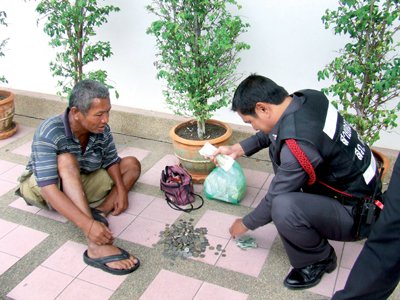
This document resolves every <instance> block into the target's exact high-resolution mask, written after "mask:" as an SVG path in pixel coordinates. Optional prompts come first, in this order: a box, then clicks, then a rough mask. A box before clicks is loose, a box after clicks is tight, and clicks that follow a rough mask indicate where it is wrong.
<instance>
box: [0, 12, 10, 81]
mask: <svg viewBox="0 0 400 300" xmlns="http://www.w3.org/2000/svg"><path fill="white" fill-rule="evenodd" d="M6 18H7V14H6V12H5V11H0V25H4V26H7V23H6ZM7 41H8V39H5V40H2V41H0V57H3V56H4V52H3V49H4V47H5V46H6V45H7ZM0 82H3V83H7V82H8V81H7V79H6V78H5V77H4V76H3V75H0Z"/></svg>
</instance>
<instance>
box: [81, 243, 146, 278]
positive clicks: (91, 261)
mask: <svg viewBox="0 0 400 300" xmlns="http://www.w3.org/2000/svg"><path fill="white" fill-rule="evenodd" d="M118 249H119V250H120V251H121V253H120V254H116V255H110V256H105V257H100V258H90V257H89V256H88V253H87V250H86V251H85V252H84V253H83V261H84V262H85V263H86V264H88V265H89V266H92V267H95V268H99V269H102V270H103V271H105V272H108V273H111V274H114V275H126V274H129V273H132V272H133V271H135V270H136V269H137V268H139V266H140V261H139V259H138V258H136V259H137V261H138V262H137V263H136V264H135V265H134V266H133V267H132V268H130V269H113V268H110V267H109V266H107V265H106V264H107V263H109V262H112V261H119V260H123V259H128V258H129V257H130V254H129V253H128V252H126V251H125V250H124V249H121V248H119V247H118Z"/></svg>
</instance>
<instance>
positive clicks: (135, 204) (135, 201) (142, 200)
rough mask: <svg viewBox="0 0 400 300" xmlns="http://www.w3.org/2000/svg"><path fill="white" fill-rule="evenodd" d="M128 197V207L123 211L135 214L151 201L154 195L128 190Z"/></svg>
mask: <svg viewBox="0 0 400 300" xmlns="http://www.w3.org/2000/svg"><path fill="white" fill-rule="evenodd" d="M128 199H129V207H128V209H127V210H126V211H125V212H126V213H128V214H132V215H136V216H137V215H139V214H140V213H141V212H142V211H143V209H145V208H146V207H147V206H148V205H149V204H150V203H151V202H152V201H153V199H154V196H149V195H145V194H141V193H137V192H129V193H128Z"/></svg>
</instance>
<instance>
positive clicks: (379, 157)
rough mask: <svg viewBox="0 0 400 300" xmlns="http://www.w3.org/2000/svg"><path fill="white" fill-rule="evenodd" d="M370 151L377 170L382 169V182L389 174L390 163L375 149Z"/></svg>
mask: <svg viewBox="0 0 400 300" xmlns="http://www.w3.org/2000/svg"><path fill="white" fill-rule="evenodd" d="M371 151H372V153H373V154H374V156H375V158H376V163H377V164H378V168H379V170H381V169H382V167H383V168H384V169H383V173H382V181H383V179H384V178H385V175H386V174H387V172H389V168H390V161H389V159H388V158H387V156H386V155H385V154H383V153H382V152H380V151H378V150H376V149H375V148H371Z"/></svg>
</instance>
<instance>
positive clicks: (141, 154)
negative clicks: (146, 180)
mask: <svg viewBox="0 0 400 300" xmlns="http://www.w3.org/2000/svg"><path fill="white" fill-rule="evenodd" d="M149 153H150V151H147V150H144V149H140V148H134V147H126V148H123V149H122V150H121V151H118V155H119V156H120V157H126V156H134V157H136V158H137V159H138V160H139V161H142V160H143V159H144V158H145V157H146V156H147V155H148V154H149Z"/></svg>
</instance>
